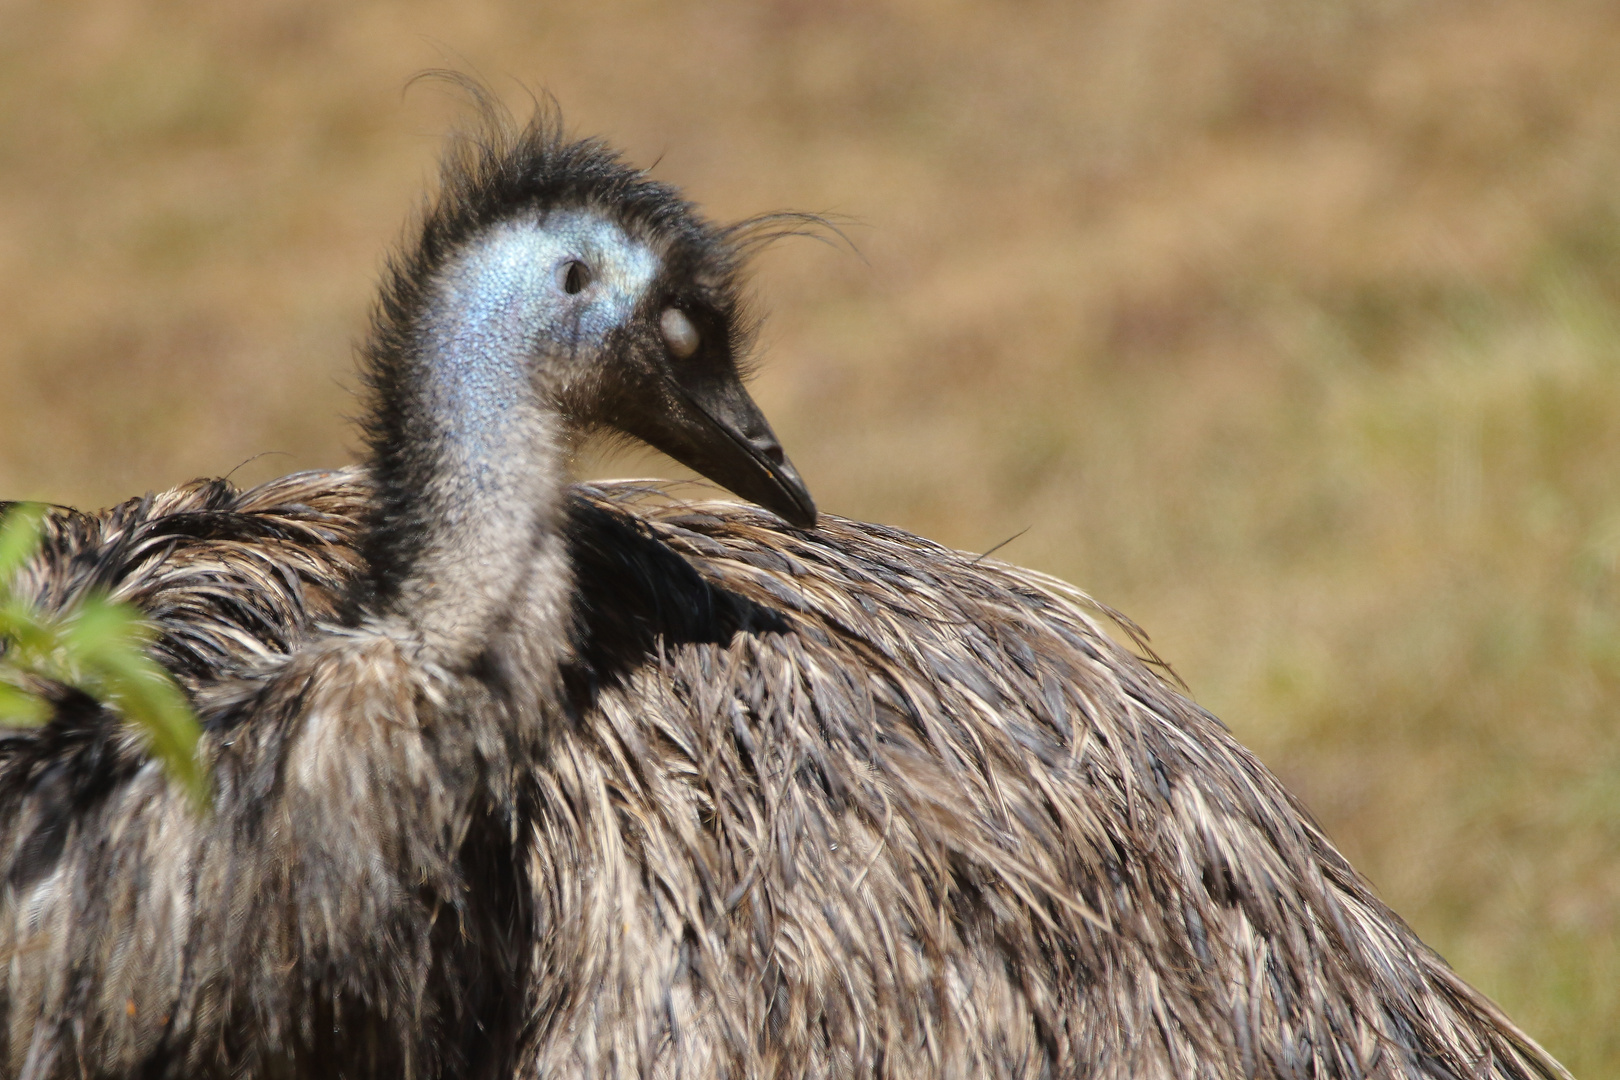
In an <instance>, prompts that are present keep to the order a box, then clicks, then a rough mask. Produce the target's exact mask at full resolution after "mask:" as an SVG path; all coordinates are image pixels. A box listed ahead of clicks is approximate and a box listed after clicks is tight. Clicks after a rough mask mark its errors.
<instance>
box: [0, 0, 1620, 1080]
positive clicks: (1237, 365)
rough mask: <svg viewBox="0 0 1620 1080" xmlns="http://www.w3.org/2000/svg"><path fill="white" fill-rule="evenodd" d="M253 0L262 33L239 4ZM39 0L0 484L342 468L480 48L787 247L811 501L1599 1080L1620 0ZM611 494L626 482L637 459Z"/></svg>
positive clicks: (779, 309) (135, 483)
mask: <svg viewBox="0 0 1620 1080" xmlns="http://www.w3.org/2000/svg"><path fill="white" fill-rule="evenodd" d="M227 12H228V14H227ZM590 12H591V13H590V14H579V13H574V14H569V13H565V12H563V11H560V10H550V9H548V8H546V7H544V6H542V5H535V4H517V3H513V4H511V5H510V6H506V7H503V6H500V5H495V4H489V3H467V2H465V0H441V2H433V3H428V2H421V3H410V4H384V3H369V4H362V3H353V4H348V5H341V6H339V5H330V4H322V3H316V2H313V0H311V2H306V3H302V4H299V3H291V4H290V3H286V2H283V0H276V2H270V0H261V2H256V3H238V4H234V5H206V6H205V5H194V6H193V7H190V8H188V7H182V6H181V5H175V4H157V3H153V4H143V5H137V4H121V3H110V2H100V3H96V2H89V3H81V4H75V5H59V4H47V3H43V2H35V3H30V4H23V3H14V4H11V5H8V7H7V9H6V11H5V13H4V15H3V17H0V19H3V23H0V24H3V25H4V28H5V33H4V34H3V35H0V102H3V104H4V108H3V109H0V320H3V322H0V324H3V325H4V326H5V327H6V329H7V333H6V334H5V335H4V337H3V338H0V388H3V391H0V492H4V493H5V494H7V495H11V496H44V497H50V498H54V499H59V500H62V501H73V502H80V503H88V504H101V503H104V502H106V501H108V500H111V499H114V498H117V497H119V496H121V495H124V494H127V493H129V492H132V491H138V490H143V489H146V488H150V487H155V486H161V485H166V484H169V483H172V482H175V481H178V480H182V479H185V478H187V477H190V476H192V475H195V474H199V473H218V472H221V471H225V470H228V469H230V468H231V467H233V466H235V465H236V464H237V463H238V462H241V461H243V460H245V459H247V458H249V457H250V456H252V455H254V454H257V453H259V452H261V451H266V450H279V451H287V452H288V453H287V456H281V457H273V458H266V459H259V460H257V461H254V462H252V463H250V464H248V465H246V466H245V467H244V468H243V469H242V470H241V473H240V474H239V475H240V476H241V477H243V478H246V479H255V478H260V477H264V476H268V475H272V474H274V473H277V472H281V471H285V470H287V469H289V468H293V467H302V466H313V465H320V464H328V463H335V462H339V461H342V460H344V459H345V458H346V456H347V451H346V449H345V447H346V445H347V439H348V436H347V433H346V429H345V427H344V425H343V423H342V420H341V415H342V414H343V413H344V412H345V411H346V410H348V409H349V408H350V401H349V398H348V397H347V394H346V392H345V391H344V390H343V389H342V386H341V383H342V382H343V381H344V379H345V378H346V376H347V372H348V369H349V344H350V342H352V341H353V340H354V338H355V337H356V336H357V334H358V333H359V332H360V330H361V328H362V326H363V320H364V315H365V308H366V303H367V299H368V294H369V289H370V285H371V281H372V279H373V278H374V276H375V271H376V269H377V267H378V265H379V254H380V252H381V250H382V249H383V248H384V246H385V245H386V244H388V243H389V242H391V241H392V240H394V239H395V238H396V237H397V235H398V229H399V222H400V220H401V219H402V217H403V215H404V214H405V213H406V212H407V211H408V210H409V208H410V207H411V206H412V205H413V202H414V200H415V199H416V197H417V192H418V191H419V190H420V188H421V187H422V186H423V184H424V181H425V179H426V177H428V176H429V175H430V169H431V162H432V160H433V158H434V155H435V152H436V148H437V133H438V132H440V131H441V130H442V129H443V128H444V127H445V125H446V124H447V123H448V122H449V119H450V118H451V117H452V116H453V115H454V112H455V106H454V103H453V102H448V101H446V100H444V99H443V96H442V95H441V94H439V93H437V92H436V91H432V90H418V91H412V92H410V93H408V94H406V95H404V96H401V93H400V88H401V86H402V85H403V84H404V83H405V81H406V79H407V77H408V76H409V75H410V74H411V73H412V72H414V71H416V70H418V69H420V68H423V67H428V66H434V65H440V64H450V65H453V66H459V67H463V68H467V69H472V70H476V71H478V72H481V73H483V74H484V75H485V76H486V77H489V78H491V79H492V80H494V81H496V82H497V84H498V85H499V86H501V87H503V88H504V90H503V92H504V91H505V90H509V91H511V93H510V95H509V96H510V97H511V98H512V99H513V100H520V99H521V93H520V92H519V91H517V90H516V88H515V84H512V83H509V82H504V81H502V80H504V79H505V77H506V76H508V75H511V76H516V77H519V78H521V79H523V80H525V81H527V82H528V83H530V84H531V85H537V86H543V87H546V88H549V89H550V90H551V91H553V92H554V93H555V94H556V95H557V97H558V98H559V100H560V101H561V102H562V104H563V105H564V107H565V109H566V111H567V113H568V115H569V116H570V118H571V121H572V123H573V125H574V126H575V127H576V128H578V129H580V130H582V131H592V132H606V133H609V134H611V135H612V136H613V137H614V138H615V139H616V140H617V141H618V142H620V143H621V144H622V145H624V146H625V147H626V148H627V149H628V150H629V151H630V152H631V154H632V155H633V156H634V157H635V158H636V159H638V160H640V161H652V160H654V159H660V163H659V165H658V167H657V172H658V174H659V175H661V176H663V177H665V178H668V179H671V180H674V181H676V182H679V183H681V184H683V185H685V186H686V187H687V189H688V190H689V191H690V192H691V193H692V194H694V195H695V196H696V197H698V198H699V199H700V200H702V201H704V202H705V203H706V204H707V205H708V206H710V207H711V209H712V210H713V211H714V212H715V213H716V214H717V215H720V216H740V215H742V214H744V213H750V212H754V211H759V210H765V209H772V208H777V207H783V206H788V207H795V208H804V209H812V210H827V211H834V212H837V213H842V214H846V215H850V216H852V217H854V218H857V219H859V221H860V222H861V223H862V224H860V225H857V226H856V227H854V228H853V230H852V233H851V235H852V236H853V238H854V240H855V241H856V243H857V244H858V245H859V247H860V249H861V251H862V254H863V256H864V257H863V258H855V257H852V256H850V255H849V254H847V253H845V252H840V251H838V250H834V249H832V248H826V247H821V246H817V245H814V244H806V243H797V244H791V245H783V246H782V247H780V248H778V249H776V250H774V251H773V252H771V253H770V254H768V255H767V256H766V257H765V258H764V259H763V260H762V262H761V266H760V278H761V294H762V301H763V303H764V305H765V306H766V307H767V308H768V309H770V310H771V311H773V312H774V314H773V316H772V320H771V322H770V323H769V324H768V327H767V333H766V346H767V349H768V350H769V353H770V354H771V360H770V363H769V365H768V366H767V368H766V371H765V374H764V375H763V376H762V378H761V382H760V396H761V398H762V400H763V402H764V404H765V406H766V408H767V411H768V412H770V413H771V414H772V416H773V417H774V418H776V420H777V426H778V430H779V431H780V432H781V433H782V435H783V437H784V440H785V441H786V443H787V445H788V447H789V449H790V450H791V451H792V453H793V455H794V457H795V459H796V460H797V461H798V463H799V464H800V466H801V468H802V470H803V472H804V474H805V475H806V477H807V478H808V479H809V481H810V483H811V486H812V488H813V489H814V490H815V492H816V494H817V496H818V498H819V499H820V500H821V502H822V504H823V505H824V506H825V507H826V508H828V509H830V510H833V511H836V512H839V513H844V514H849V515H852V516H858V517H870V518H877V519H882V520H886V521H893V522H896V523H898V524H902V525H905V526H908V527H910V528H913V529H916V530H918V531H921V532H924V533H928V534H930V535H933V536H935V537H938V538H940V539H943V540H945V541H948V542H950V543H953V544H956V545H959V546H962V547H968V548H976V549H981V550H982V549H984V548H988V547H990V546H992V545H993V544H996V543H998V542H999V541H1002V540H1004V539H1006V538H1007V537H1009V536H1011V535H1012V534H1014V533H1017V532H1018V531H1019V530H1023V529H1026V528H1027V529H1028V531H1027V532H1025V533H1023V535H1022V536H1021V537H1020V538H1019V539H1018V540H1017V541H1015V542H1014V543H1013V544H1011V545H1010V546H1009V547H1007V548H1006V549H1004V551H1003V552H1002V554H1004V555H1005V556H1006V557H1008V558H1011V559H1013V560H1015V561H1019V562H1023V563H1026V564H1029V565H1033V566H1037V567H1040V568H1042V569H1045V570H1049V571H1052V572H1054V573H1057V574H1060V575H1062V576H1064V577H1066V578H1069V579H1071V580H1074V581H1076V582H1078V583H1080V584H1082V585H1084V586H1085V587H1087V588H1088V589H1090V590H1091V591H1092V592H1093V593H1095V594H1096V595H1097V596H1099V597H1100V598H1102V599H1104V600H1106V601H1109V602H1111V603H1113V604H1115V605H1117V606H1119V607H1121V608H1123V609H1124V610H1126V611H1127V612H1129V613H1130V614H1132V615H1133V616H1135V617H1136V618H1137V619H1138V620H1139V621H1140V622H1142V623H1143V624H1144V625H1145V626H1146V627H1147V628H1148V630H1149V631H1150V632H1151V633H1152V634H1153V635H1154V638H1155V641H1156V642H1157V644H1158V645H1159V646H1160V647H1161V649H1162V650H1163V652H1164V653H1165V654H1166V655H1167V656H1168V657H1169V658H1170V659H1171V660H1172V661H1173V662H1174V663H1175V664H1176V666H1177V667H1178V669H1179V670H1180V671H1181V672H1182V674H1183V675H1184V676H1185V677H1186V679H1187V681H1188V682H1189V683H1190V684H1191V686H1192V687H1193V689H1194V691H1195V693H1196V695H1197V696H1198V697H1199V698H1200V700H1202V701H1203V702H1205V703H1206V704H1208V705H1210V706H1211V707H1212V708H1214V709H1215V710H1216V711H1217V712H1218V713H1219V714H1221V715H1222V716H1224V717H1225V718H1226V719H1227V720H1228V721H1229V722H1230V723H1231V724H1232V726H1233V727H1234V728H1235V729H1236V730H1237V732H1238V733H1239V735H1240V736H1241V737H1243V738H1244V739H1245V740H1246V741H1248V742H1249V743H1250V744H1251V745H1253V746H1255V747H1256V748H1257V749H1258V750H1259V751H1260V753H1261V754H1262V756H1263V757H1264V758H1265V759H1266V760H1267V761H1269V762H1270V763H1271V764H1272V765H1273V766H1274V767H1275V768H1277V769H1278V770H1279V771H1280V772H1281V773H1282V774H1283V776H1284V777H1285V778H1286V779H1287V780H1288V782H1289V783H1290V784H1291V785H1293V786H1294V787H1295V788H1296V789H1297V790H1299V791H1300V792H1301V793H1302V794H1303V795H1304V796H1305V798H1306V799H1307V801H1308V802H1309V803H1310V804H1311V805H1312V806H1313V807H1314V808H1315V809H1316V810H1317V812H1318V813H1319V815H1320V816H1321V817H1322V818H1323V819H1324V821H1325V822H1326V824H1327V825H1328V828H1329V829H1330V831H1331V832H1332V833H1333V834H1334V835H1335V836H1336V837H1337V838H1338V839H1339V840H1340V842H1341V843H1342V844H1343V845H1344V847H1345V848H1346V849H1347V850H1348V851H1349V852H1350V854H1351V856H1352V858H1353V859H1355V861H1356V862H1357V864H1358V865H1359V866H1361V867H1362V868H1363V869H1364V870H1365V871H1366V872H1367V873H1368V874H1369V875H1370V876H1371V877H1372V878H1373V880H1374V881H1375V882H1377V883H1378V885H1379V886H1380V888H1381V889H1382V890H1383V892H1384V894H1385V896H1386V897H1387V898H1388V899H1389V900H1390V901H1391V902H1392V903H1393V904H1394V906H1395V907H1396V908H1397V909H1398V910H1400V911H1401V912H1403V913H1404V914H1405V915H1406V916H1407V917H1408V918H1409V919H1410V920H1411V921H1412V922H1413V923H1414V925H1415V926H1416V927H1417V928H1418V930H1419V931H1420V933H1422V934H1423V935H1424V937H1425V938H1427V939H1428V940H1429V941H1430V942H1432V943H1433V944H1435V945H1436V946H1437V947H1438V948H1439V949H1440V950H1441V951H1442V952H1443V953H1445V954H1446V955H1447V956H1448V957H1449V958H1451V960H1452V961H1453V962H1454V963H1455V964H1456V966H1457V967H1458V968H1460V969H1461V970H1462V972H1463V973H1464V974H1465V975H1466V976H1467V977H1469V978H1470V979H1472V980H1473V981H1475V982H1476V983H1478V984H1480V985H1481V986H1482V987H1484V988H1485V989H1486V990H1487V991H1489V992H1490V993H1491V994H1493V995H1494V996H1495V997H1497V998H1498V999H1499V1000H1500V1001H1502V1003H1503V1004H1504V1005H1505V1006H1506V1007H1507V1009H1508V1011H1509V1012H1510V1013H1512V1014H1513V1015H1514V1016H1516V1017H1517V1018H1519V1019H1520V1020H1521V1022H1522V1023H1524V1024H1525V1026H1526V1027H1528V1028H1529V1029H1530V1030H1531V1031H1532V1032H1533V1033H1534V1034H1536V1035H1537V1036H1538V1037H1540V1038H1542V1039H1543V1040H1544V1041H1545V1042H1546V1043H1547V1045H1548V1046H1549V1047H1550V1048H1551V1049H1553V1050H1554V1052H1556V1053H1558V1054H1559V1055H1560V1056H1562V1057H1563V1058H1565V1060H1566V1061H1567V1062H1568V1063H1569V1064H1570V1066H1571V1067H1572V1068H1573V1069H1574V1070H1575V1071H1576V1073H1577V1074H1578V1075H1585V1076H1593V1077H1595V1076H1606V1075H1620V926H1617V912H1620V739H1617V738H1616V735H1617V725H1616V723H1615V720H1614V717H1615V715H1616V708H1615V706H1616V702H1617V693H1616V692H1617V689H1620V481H1617V480H1616V478H1615V473H1616V471H1615V467H1614V463H1615V462H1617V461H1620V379H1617V376H1620V64H1616V63H1615V62H1614V58H1615V57H1616V56H1617V55H1620V13H1617V10H1616V8H1615V6H1614V5H1613V4H1612V3H1608V2H1597V0H1593V2H1579V0H1514V2H1501V3H1490V2H1483V0H1481V2H1474V0H1469V2H1462V0H1458V2H1442V0H1425V2H1419V0H1365V2H1362V3H1348V2H1334V0H1264V2H1262V0H1193V2H1187V0H1180V2H1172V0H1087V2H1077V0H1051V2H1043V0H1025V2H1023V3H1019V4H1005V5H996V6H991V5H987V4H981V5H975V4H968V3H948V4H938V3H929V4H925V3H922V2H920V0H890V2H887V3H855V2H854V0H848V2H845V3H841V4H839V3H815V2H810V0H798V2H779V3H776V4H771V5H766V4H751V3H742V2H740V0H739V2H735V3H729V4H727V3H713V4H705V5H687V6H677V5H665V4H656V3H639V4H628V3H627V4H620V5H597V6H595V7H593V8H591V9H590ZM625 467H627V468H631V469H638V470H639V469H641V468H644V467H646V466H644V465H643V464H641V463H637V462H631V463H629V464H628V465H627V466H625Z"/></svg>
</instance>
